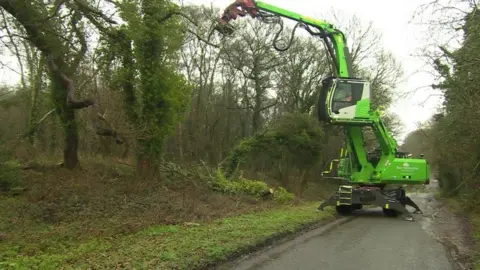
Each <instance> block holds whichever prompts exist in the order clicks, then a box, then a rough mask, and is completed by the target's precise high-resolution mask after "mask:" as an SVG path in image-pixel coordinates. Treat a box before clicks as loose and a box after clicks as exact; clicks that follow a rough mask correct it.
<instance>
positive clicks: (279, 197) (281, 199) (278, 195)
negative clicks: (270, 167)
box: [273, 187, 295, 203]
mask: <svg viewBox="0 0 480 270" xmlns="http://www.w3.org/2000/svg"><path fill="white" fill-rule="evenodd" d="M273 198H274V200H275V201H276V202H278V203H286V202H289V201H292V200H293V199H295V195H294V194H293V193H290V192H288V191H287V190H286V189H284V188H283V187H279V188H277V189H276V190H275V192H274V194H273Z"/></svg>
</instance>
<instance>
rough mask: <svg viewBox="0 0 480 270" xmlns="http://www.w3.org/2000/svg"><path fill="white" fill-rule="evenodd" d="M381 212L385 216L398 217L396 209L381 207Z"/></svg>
mask: <svg viewBox="0 0 480 270" xmlns="http://www.w3.org/2000/svg"><path fill="white" fill-rule="evenodd" d="M382 210H383V214H384V215H385V216H387V217H398V215H399V214H400V213H399V212H398V211H397V210H394V209H386V208H382Z"/></svg>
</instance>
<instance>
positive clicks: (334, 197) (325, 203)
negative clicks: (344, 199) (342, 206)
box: [317, 193, 338, 211]
mask: <svg viewBox="0 0 480 270" xmlns="http://www.w3.org/2000/svg"><path fill="white" fill-rule="evenodd" d="M337 200H338V195H337V193H335V194H334V195H332V196H331V197H330V198H328V199H327V200H325V201H323V202H322V203H321V204H320V205H319V206H318V208H317V210H318V211H323V208H325V207H327V206H336V205H337Z"/></svg>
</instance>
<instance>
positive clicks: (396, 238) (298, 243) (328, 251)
mask: <svg viewBox="0 0 480 270" xmlns="http://www.w3.org/2000/svg"><path fill="white" fill-rule="evenodd" d="M410 197H411V198H412V200H414V201H415V202H416V203H417V204H418V205H419V207H420V209H422V211H423V212H424V213H423V215H414V217H415V218H416V221H414V222H409V221H404V220H402V219H401V218H387V217H385V216H383V213H382V210H381V208H373V209H364V210H361V211H358V212H357V214H355V217H353V218H351V219H350V220H349V221H347V222H346V223H344V224H341V225H338V226H335V227H334V228H333V229H331V230H328V231H325V229H324V228H320V229H316V230H313V231H310V232H308V233H306V234H303V235H301V236H299V237H297V238H296V239H294V240H292V241H289V242H286V243H283V244H280V245H277V246H274V247H272V248H270V249H268V250H266V251H263V252H261V253H259V254H256V255H254V256H252V257H250V258H247V259H244V260H242V261H239V262H238V263H236V265H233V266H232V265H230V266H229V267H228V269H238V270H240V269H258V270H259V269H262V270H270V269H271V270H284V269H285V270H287V269H288V270H293V269H302V270H309V269H312V270H313V269H315V270H328V269H335V270H343V269H345V270H347V269H348V270H352V269H359V270H360V269H361V270H363V269H368V270H370V269H371V270H376V269H379V270H380V269H382V270H394V269H419V270H428V269H432V270H433V269H435V270H444V269H445V270H446V269H455V268H454V267H453V264H452V263H451V260H449V258H448V255H447V252H446V250H445V249H444V248H443V246H442V245H441V244H440V243H439V242H438V241H437V240H436V239H435V238H434V236H433V235H432V234H431V232H430V229H431V228H430V227H429V223H430V218H429V217H430V216H431V215H432V214H433V211H434V210H433V209H431V208H430V207H429V200H431V199H432V194H431V193H430V194H417V195H415V194H410ZM408 209H409V210H410V211H413V209H412V208H408Z"/></svg>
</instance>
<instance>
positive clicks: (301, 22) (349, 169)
mask: <svg viewBox="0 0 480 270" xmlns="http://www.w3.org/2000/svg"><path fill="white" fill-rule="evenodd" d="M247 15H250V16H251V17H252V18H256V19H259V20H261V21H263V22H266V23H272V22H277V23H281V19H280V17H284V18H288V19H291V20H294V21H296V22H297V26H300V27H302V28H304V29H305V30H307V31H308V32H309V33H310V34H311V35H312V36H316V37H320V38H322V39H323V41H324V43H325V45H326V48H327V51H328V54H329V55H330V57H331V58H332V60H333V61H332V62H333V66H334V71H335V73H336V74H335V77H330V78H326V79H324V81H323V87H322V91H321V92H320V97H319V104H318V118H319V120H320V121H324V122H327V123H330V124H335V125H340V126H344V127H345V132H346V135H347V153H348V156H347V157H344V158H343V159H342V160H343V162H342V164H343V165H342V169H341V170H343V171H339V173H340V174H342V175H343V176H344V177H345V178H346V179H347V180H348V181H349V182H350V183H351V184H364V185H384V184H389V183H394V184H424V183H426V182H428V179H429V175H428V174H429V169H428V164H427V163H426V161H425V160H423V159H406V158H400V157H398V153H397V143H396V141H395V140H394V139H393V137H392V136H391V135H390V134H389V132H388V130H387V129H386V127H385V125H384V123H383V122H382V120H381V117H380V112H378V111H372V110H371V108H370V94H371V93H370V92H371V90H370V83H369V82H368V81H366V80H362V79H358V78H354V77H353V74H352V63H351V58H350V54H349V51H348V46H347V42H346V38H345V35H344V34H343V33H342V32H341V31H340V30H338V29H336V28H335V27H334V26H333V25H332V24H330V23H328V22H325V21H322V20H317V19H314V18H310V17H307V16H303V15H300V14H297V13H294V12H291V11H288V10H285V9H282V8H279V7H276V6H273V5H270V4H267V3H264V2H262V1H254V0H236V1H235V2H234V3H233V4H231V5H230V6H228V7H227V8H226V9H225V11H224V13H223V15H222V17H221V18H220V19H219V24H218V26H217V27H216V29H217V30H218V31H220V32H222V33H227V34H231V33H232V32H233V27H232V26H231V25H230V24H229V22H230V21H232V20H235V19H237V18H238V17H245V16H247ZM282 29H283V28H282ZM367 126H368V127H371V128H372V129H373V132H374V134H375V137H376V139H377V140H378V142H379V145H380V151H379V152H378V153H377V156H376V159H375V160H374V161H372V158H371V157H369V153H367V151H366V149H365V142H364V134H363V129H362V128H363V127H367Z"/></svg>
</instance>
